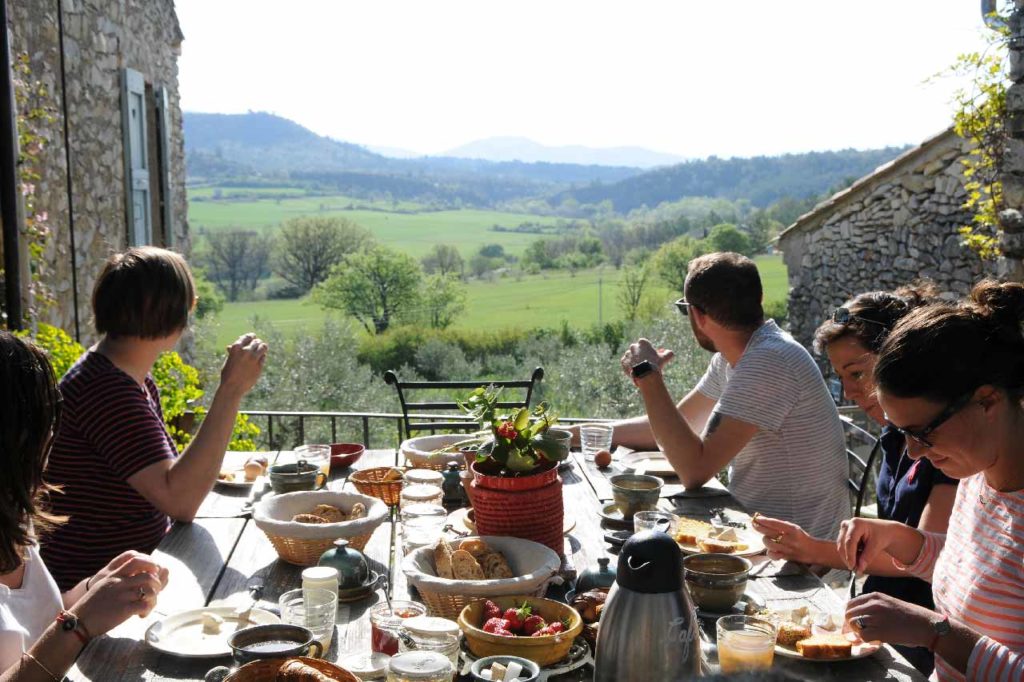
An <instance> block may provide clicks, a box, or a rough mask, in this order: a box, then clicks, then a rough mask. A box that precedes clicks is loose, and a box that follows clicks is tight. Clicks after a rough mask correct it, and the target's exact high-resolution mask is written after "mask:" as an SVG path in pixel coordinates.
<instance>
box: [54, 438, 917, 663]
mask: <svg viewBox="0 0 1024 682" xmlns="http://www.w3.org/2000/svg"><path fill="white" fill-rule="evenodd" d="M267 454H268V455H269V456H270V458H271V459H272V460H273V458H275V457H277V456H278V454H279V453H267ZM397 464H399V462H398V455H397V453H396V451H395V450H368V451H366V452H365V453H364V455H363V456H362V458H360V460H359V461H358V462H356V463H355V465H354V467H353V468H350V469H346V470H344V471H332V472H331V480H330V482H329V483H328V486H329V487H330V488H331V489H334V490H342V489H344V490H354V486H353V484H352V483H351V482H350V481H348V476H349V475H350V474H351V473H352V471H354V470H356V469H364V468H370V467H376V466H385V465H397ZM617 466H618V465H617V464H613V467H612V468H610V469H606V470H600V469H598V468H597V467H595V466H594V464H593V463H592V462H587V461H585V460H584V458H583V457H582V456H581V455H580V454H579V453H575V452H574V453H573V455H572V457H571V466H569V467H563V469H564V470H563V471H562V480H563V484H564V498H565V508H566V514H567V515H568V516H569V517H571V519H572V520H573V521H574V522H575V527H574V528H573V529H572V531H571V532H570V533H569V534H568V535H567V536H566V539H565V540H566V544H565V552H566V563H565V564H564V565H563V570H564V572H565V573H566V574H570V575H571V573H572V571H573V569H575V570H577V571H582V570H583V569H584V568H587V567H590V566H594V565H596V563H597V559H598V558H600V557H603V556H611V557H612V562H613V564H612V565H613V566H614V562H615V556H614V554H613V553H612V552H614V551H615V550H614V548H613V547H612V545H610V544H608V543H607V542H606V541H605V539H604V536H605V533H607V532H608V530H609V529H608V527H606V526H605V525H603V519H602V516H601V510H602V507H603V506H604V505H605V504H607V502H608V501H609V500H610V499H611V487H610V485H609V483H608V476H609V475H611V474H614V473H617ZM670 481H671V480H670ZM662 494H663V498H662V499H661V500H660V507H661V508H664V509H666V510H670V511H674V512H676V513H679V514H683V515H686V516H690V517H697V518H710V517H711V515H712V512H713V510H714V511H716V512H717V510H719V509H724V510H725V513H726V514H736V515H742V514H743V513H744V510H743V508H742V505H740V504H739V503H738V502H737V501H736V500H735V499H734V498H733V497H732V496H731V495H729V494H728V492H727V491H726V490H725V489H724V488H723V487H722V486H721V485H720V484H717V482H713V483H712V484H711V485H709V486H708V487H705V488H702V489H699V490H696V491H685V490H684V489H683V488H682V487H681V486H679V485H672V484H671V483H670V484H669V485H666V486H665V489H664V490H663V493H662ZM247 498H248V490H246V489H244V488H228V487H225V486H220V485H218V486H215V488H214V490H213V491H212V492H211V493H210V494H209V496H208V497H207V499H206V500H205V502H204V503H203V505H202V507H201V509H200V510H199V513H198V514H197V517H196V519H195V521H193V522H192V523H176V524H175V525H174V526H173V528H172V529H171V531H170V532H169V533H168V535H167V536H166V538H165V539H164V541H163V542H162V543H161V544H160V546H159V548H158V549H157V550H156V552H155V557H156V558H157V560H158V561H159V562H160V563H161V564H162V565H164V566H166V567H167V568H168V569H169V574H170V579H169V582H168V585H167V587H166V589H164V591H163V592H162V593H161V594H160V595H159V599H158V601H157V606H156V609H155V610H154V611H153V613H151V614H150V615H149V616H148V617H146V618H138V617H133V618H131V619H129V620H128V621H126V622H125V623H123V624H121V625H120V626H118V627H117V628H115V629H114V630H112V631H110V632H109V633H107V634H106V635H103V636H100V637H97V638H96V639H95V640H94V641H92V642H90V644H89V645H88V647H86V649H85V651H84V652H83V653H82V655H81V656H80V657H79V659H78V661H77V662H76V664H75V665H74V667H73V668H72V669H71V670H70V671H69V672H68V678H69V679H71V680H73V681H79V680H81V681H95V682H120V681H124V682H137V681H140V680H202V679H203V678H204V676H205V674H206V673H207V671H208V670H209V669H210V668H212V667H214V666H218V665H228V666H230V665H231V660H230V658H220V659H216V658H214V659H210V658H186V657H180V656H174V655H170V654H165V653H161V652H160V651H157V650H156V649H154V648H152V647H151V646H149V645H147V644H146V642H145V632H146V629H147V628H148V627H149V626H150V625H151V624H153V623H154V622H156V621H158V620H161V619H164V618H166V617H167V616H170V615H172V614H174V613H177V612H181V611H184V610H188V609H196V608H204V607H209V606H225V605H230V606H236V605H242V604H245V603H247V602H248V601H249V594H248V587H249V586H250V585H252V584H254V583H260V584H262V585H263V588H264V591H263V595H262V599H261V601H260V603H259V607H260V608H265V609H267V610H270V611H275V610H276V605H277V601H278V598H279V597H280V595H281V594H282V593H284V592H286V591H288V590H291V589H295V588H297V587H299V586H300V583H301V577H300V576H301V571H302V569H301V568H300V567H298V566H294V565H291V564H288V563H286V562H284V561H281V560H279V559H278V557H277V553H276V552H275V550H274V548H273V546H272V545H271V544H270V541H269V540H268V539H267V537H266V536H265V535H264V533H263V532H262V531H261V530H260V529H259V528H257V527H256V525H255V523H254V522H253V521H252V519H251V515H250V514H249V513H248V512H246V511H245V510H244V509H243V507H244V506H245V503H246V501H247ZM398 526H399V524H398V523H397V521H396V520H395V521H391V520H389V521H386V522H385V523H383V524H382V525H381V526H379V527H378V528H377V529H376V531H375V532H374V534H373V536H372V537H371V539H370V541H369V542H368V543H367V545H366V548H365V550H364V553H365V554H366V556H367V558H368V560H369V563H370V565H371V568H372V570H375V571H378V572H380V573H382V574H383V575H388V576H390V591H391V596H392V598H395V599H413V600H416V599H417V595H416V593H415V590H414V589H412V588H410V586H409V585H408V584H407V582H406V579H405V576H404V574H403V573H402V570H401V563H402V543H401V536H400V528H399V527H398ZM752 561H753V562H754V564H755V568H754V571H753V572H754V573H755V574H756V577H753V578H752V579H751V580H750V581H749V583H748V587H747V592H748V594H750V595H752V596H754V597H755V598H756V599H757V600H758V601H760V602H761V603H762V604H763V605H764V606H766V607H767V608H770V609H792V608H796V607H797V606H800V605H803V604H806V605H808V606H811V607H812V608H813V609H815V610H819V611H825V612H839V613H841V612H842V610H843V600H842V599H841V598H840V597H839V596H838V594H837V593H836V592H835V591H834V590H833V589H831V588H830V587H828V586H826V585H825V584H824V583H822V581H821V580H820V579H818V578H817V577H815V576H814V575H812V574H810V573H809V572H807V571H806V570H804V569H803V567H800V566H796V565H793V564H786V563H784V562H781V561H769V560H768V559H767V557H764V556H760V557H754V558H753V559H752ZM763 564H767V565H763ZM567 587H568V585H564V584H563V585H561V586H559V585H552V587H551V588H550V590H549V596H552V597H559V596H561V595H563V594H564V591H565V589H566V588H567ZM382 598H383V597H382V596H381V595H380V594H379V593H377V594H374V595H373V596H372V597H370V598H367V599H366V600H364V601H362V602H357V603H353V604H339V606H338V614H337V626H336V631H335V635H334V638H333V641H332V643H331V646H330V649H329V650H328V652H327V653H326V655H325V658H327V659H328V660H332V661H338V660H339V659H340V658H342V657H344V656H345V655H347V654H350V653H356V652H368V651H369V650H370V622H369V615H368V610H369V608H370V607H371V606H372V605H373V604H375V603H377V601H379V600H380V599H382ZM701 625H702V630H703V631H704V633H705V637H706V641H705V643H704V646H705V653H706V654H707V658H708V661H709V670H710V671H711V672H717V664H716V661H717V656H716V651H715V647H714V644H713V640H714V629H715V628H714V621H713V620H711V621H706V622H705V621H703V620H702V623H701ZM773 667H774V670H775V671H777V672H779V673H781V674H782V675H783V677H780V679H793V680H808V681H810V680H841V681H844V682H845V681H849V682H862V681H863V682H868V681H872V682H873V681H876V680H899V681H917V680H924V679H925V678H924V677H923V676H922V675H920V674H919V673H918V672H917V671H916V670H915V669H914V668H913V667H912V666H911V665H910V664H909V663H908V662H907V661H906V659H904V658H903V657H902V656H900V655H899V654H898V653H897V652H896V651H895V650H893V649H891V648H890V647H888V646H884V647H882V648H881V649H880V650H879V651H878V652H877V653H875V654H874V655H872V656H869V657H867V658H862V659H859V660H852V661H845V662H834V663H825V662H810V661H801V660H794V659H787V658H782V657H780V656H776V657H775V664H774V666H773ZM592 672H593V671H592V669H591V668H589V667H588V666H584V667H582V668H579V669H577V670H576V671H575V672H573V673H571V674H569V675H568V676H565V677H558V678H557V679H559V680H562V679H565V680H570V679H579V680H586V679H590V676H591V675H592ZM638 675H639V676H638V677H637V679H638V680H641V679H646V678H645V677H643V675H642V673H638ZM465 679H468V678H465ZM624 682H625V681H624Z"/></svg>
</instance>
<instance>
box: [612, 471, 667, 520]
mask: <svg viewBox="0 0 1024 682" xmlns="http://www.w3.org/2000/svg"><path fill="white" fill-rule="evenodd" d="M609 482H610V483H611V484H612V498H613V499H614V500H615V504H617V505H618V506H619V510H620V511H622V516H623V518H626V519H632V518H633V515H634V514H636V513H637V512H640V511H650V510H653V509H656V508H657V507H658V498H659V497H660V496H661V489H662V487H664V485H665V481H663V480H662V479H660V478H658V477H657V476H648V475H646V474H618V475H616V476H612V477H611V478H610V479H609Z"/></svg>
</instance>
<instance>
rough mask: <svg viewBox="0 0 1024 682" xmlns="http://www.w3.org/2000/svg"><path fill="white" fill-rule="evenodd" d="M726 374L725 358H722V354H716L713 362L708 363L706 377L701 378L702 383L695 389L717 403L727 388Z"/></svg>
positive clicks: (712, 359) (698, 383)
mask: <svg viewBox="0 0 1024 682" xmlns="http://www.w3.org/2000/svg"><path fill="white" fill-rule="evenodd" d="M725 373H726V362H725V358H723V357H722V354H721V353H715V354H714V355H713V356H712V357H711V362H709V363H708V368H707V369H706V370H705V371H704V376H702V377H701V378H700V381H698V382H697V385H696V386H695V387H694V388H696V389H697V391H698V392H699V393H702V394H704V395H706V396H707V397H709V398H711V399H712V400H716V401H717V400H718V399H719V398H721V397H722V389H723V387H724V386H725Z"/></svg>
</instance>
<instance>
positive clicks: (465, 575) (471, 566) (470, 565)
mask: <svg viewBox="0 0 1024 682" xmlns="http://www.w3.org/2000/svg"><path fill="white" fill-rule="evenodd" d="M452 573H453V574H455V579H456V580H484V578H485V576H484V569H483V568H481V567H480V563H479V562H478V561H477V560H476V559H474V558H473V555H472V554H470V553H469V552H467V551H466V550H464V549H457V550H455V551H454V552H452Z"/></svg>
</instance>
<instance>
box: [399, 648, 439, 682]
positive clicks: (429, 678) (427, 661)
mask: <svg viewBox="0 0 1024 682" xmlns="http://www.w3.org/2000/svg"><path fill="white" fill-rule="evenodd" d="M454 675H455V668H454V667H452V662H451V661H449V660H448V657H447V656H445V655H443V654H439V653H436V652H434V651H407V652H405V653H403V654H397V655H395V656H392V657H391V662H390V663H389V664H388V682H451V679H452V677H453V676H454Z"/></svg>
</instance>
